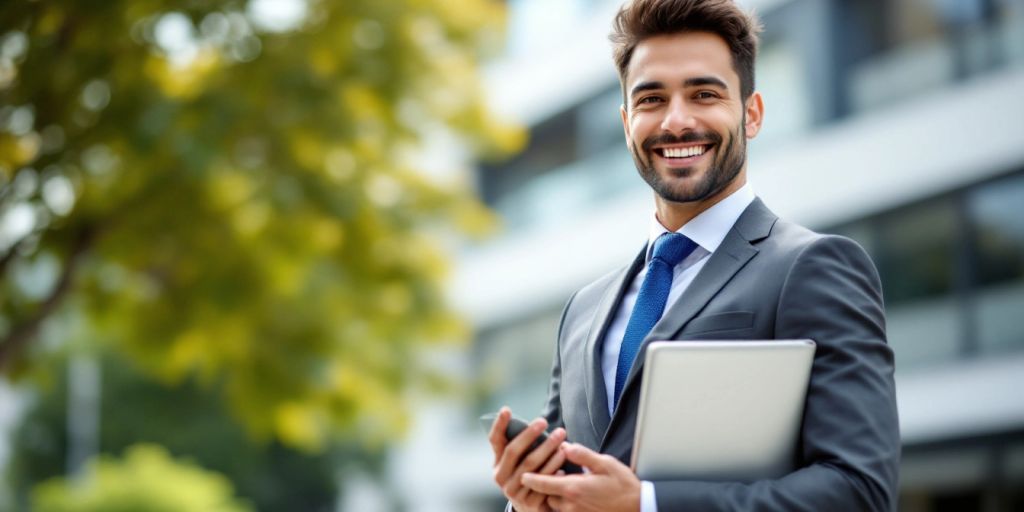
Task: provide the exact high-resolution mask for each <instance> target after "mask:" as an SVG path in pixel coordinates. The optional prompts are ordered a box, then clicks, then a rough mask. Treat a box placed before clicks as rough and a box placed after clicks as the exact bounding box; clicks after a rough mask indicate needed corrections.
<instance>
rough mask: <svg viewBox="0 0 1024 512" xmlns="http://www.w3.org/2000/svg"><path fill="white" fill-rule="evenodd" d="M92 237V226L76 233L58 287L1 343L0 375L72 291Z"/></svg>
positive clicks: (0, 341)
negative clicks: (77, 271)
mask: <svg viewBox="0 0 1024 512" xmlns="http://www.w3.org/2000/svg"><path fill="white" fill-rule="evenodd" d="M95 237H96V230H95V229H94V228H93V227H91V226H86V227H84V228H82V230H81V231H79V233H78V236H76V237H75V239H74V241H73V242H72V244H71V250H70V251H69V252H68V258H67V263H66V264H65V265H64V270H63V271H62V272H61V275H60V278H59V279H58V280H57V284H56V285H55V286H54V287H53V290H52V291H50V295H49V296H48V297H47V298H46V300H44V301H43V303H42V304H40V305H39V308H38V309H36V311H35V312H34V313H33V314H32V315H30V316H29V317H28V318H27V319H25V321H23V322H21V323H19V324H17V325H15V326H14V327H13V328H12V329H11V330H10V331H9V332H8V333H7V335H6V336H4V337H3V339H2V340H0V373H4V372H6V371H7V369H8V368H9V367H10V364H11V361H13V360H14V359H15V358H16V357H17V356H18V355H19V354H20V353H21V352H22V351H23V350H24V349H25V347H26V346H27V345H28V344H29V343H30V342H32V340H34V339H35V338H36V335H37V334H38V332H39V327H40V326H41V325H42V323H43V320H46V318H47V317H48V316H50V315H51V314H52V313H53V312H54V311H55V310H56V309H57V306H59V305H60V303H61V301H62V300H63V299H64V297H65V296H66V295H67V293H68V291H69V290H70V289H71V282H72V280H73V278H74V275H75V271H76V270H77V268H78V265H79V263H80V261H81V259H82V256H83V255H84V254H85V253H86V251H87V250H88V249H89V247H90V246H91V245H92V243H93V240H94V239H95ZM5 259H6V257H5ZM5 263H6V262H5Z"/></svg>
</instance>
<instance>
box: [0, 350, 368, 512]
mask: <svg viewBox="0 0 1024 512" xmlns="http://www.w3.org/2000/svg"><path fill="white" fill-rule="evenodd" d="M52 359H53V360H52V361H51V360H47V361H46V362H45V363H44V364H45V366H46V368H47V370H49V372H50V374H51V375H52V376H53V383H52V384H51V385H47V386H41V387H39V388H38V389H37V390H35V392H34V393H33V395H34V400H32V405H31V407H29V409H28V411H26V414H25V416H24V417H23V418H22V420H21V422H20V424H19V426H18V428H17V430H16V431H15V432H14V435H13V436H12V439H11V441H12V442H11V453H10V460H9V463H8V468H7V470H8V471H7V472H8V475H7V476H8V478H9V480H10V484H11V487H12V490H13V494H14V495H15V496H16V497H17V499H16V502H17V505H18V506H15V505H14V504H12V505H11V509H12V510H32V507H30V506H29V502H28V498H29V495H30V491H31V490H32V489H33V488H34V487H35V486H36V485H37V484H39V483H41V482H44V481H46V480H50V479H52V478H55V477H58V476H61V475H63V474H64V472H65V468H66V463H67V462H66V461H67V458H68V451H69V448H70V445H71V443H72V441H71V440H70V438H69V433H68V411H69V407H68V401H69V399H70V397H69V396H68V395H69V388H68V372H67V371H66V370H65V368H66V367H67V366H68V363H69V361H67V360H64V359H63V358H59V357H55V358H52ZM96 362H97V364H98V365H100V366H101V367H102V368H103V371H102V379H101V380H100V385H101V390H100V396H101V398H100V400H99V406H98V408H99V417H100V418H101V421H100V422H99V425H98V433H97V441H98V445H99V448H100V451H101V454H102V455H106V456H108V457H120V456H121V455H122V454H123V453H126V452H127V451H128V450H129V449H130V448H131V447H132V446H133V445H137V444H157V445H160V446H162V447H164V448H165V449H166V450H167V451H168V452H169V453H170V454H171V455H172V456H174V457H175V458H184V459H187V460H190V461H193V462H194V463H195V464H197V465H199V466H201V467H203V468H204V469H206V470H208V471H215V472H217V473H219V474H222V475H223V476H225V477H227V478H228V479H230V481H231V482H232V484H233V486H234V489H235V494H236V495H237V496H239V497H240V498H241V499H243V500H244V501H246V502H247V503H250V504H251V505H252V508H254V509H255V510H282V511H286V510H301V511H304V512H320V511H327V510H334V509H335V505H336V503H337V500H338V494H339V493H341V494H342V495H343V494H344V493H345V492H346V488H345V481H346V480H347V478H345V477H342V478H340V479H339V475H344V474H345V472H346V471H347V470H349V469H351V468H352V467H358V469H359V470H360V471H362V472H363V473H376V474H380V472H381V467H382V465H383V460H384V457H383V454H382V453H376V452H369V451H367V450H365V449H362V448H361V447H359V446H355V445H352V444H349V445H346V444H345V443H341V442H335V443H332V445H331V448H330V449H329V450H325V451H324V452H323V453H316V454H308V453H303V452H301V451H299V450H295V449H291V448H289V447H287V446H284V445H282V444H280V443H278V442H271V443H254V442H252V441H251V440H250V439H249V438H248V436H246V435H245V431H244V430H243V429H242V428H241V427H240V426H239V425H238V424H237V423H236V422H234V421H231V418H230V417H228V416H227V414H226V411H225V410H224V407H223V401H222V400H220V399H219V395H218V393H217V392H216V390H210V389H202V388H201V387H200V386H197V385H196V383H195V382H193V380H194V379H189V380H187V381H186V382H183V383H181V385H178V386H173V387H168V386H164V385H161V383H159V382H157V381H155V380H154V379H152V378H148V377H147V376H145V375H143V374H141V373H140V372H139V371H137V370H136V369H135V368H134V365H133V364H132V363H131V362H129V361H126V360H125V358H124V357H123V356H119V355H118V354H111V353H106V354H103V357H98V358H97V359H96ZM342 460H343V461H344V465H342V466H339V464H338V462H339V461H342ZM181 491H182V492H188V489H182V490H181ZM0 509H3V504H2V503H0Z"/></svg>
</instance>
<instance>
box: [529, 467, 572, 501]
mask: <svg viewBox="0 0 1024 512" xmlns="http://www.w3.org/2000/svg"><path fill="white" fill-rule="evenodd" d="M580 478H582V477H580V476H579V475H568V476H552V475H540V474H537V473H526V474H525V475H523V478H522V484H523V486H524V487H529V488H530V490H531V491H534V492H539V493H543V494H550V495H553V496H563V495H565V488H566V486H568V485H571V484H572V483H574V482H575V481H576V480H579V479H580Z"/></svg>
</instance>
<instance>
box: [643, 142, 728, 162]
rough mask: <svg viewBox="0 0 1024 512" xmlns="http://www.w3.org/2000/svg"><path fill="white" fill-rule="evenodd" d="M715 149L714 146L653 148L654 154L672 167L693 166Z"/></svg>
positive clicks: (697, 145) (690, 145)
mask: <svg viewBox="0 0 1024 512" xmlns="http://www.w3.org/2000/svg"><path fill="white" fill-rule="evenodd" d="M712 148H714V144H711V143H708V144H689V145H672V146H661V147H656V148H653V151H654V154H656V155H658V156H659V157H661V158H662V159H664V160H665V161H666V162H667V163H668V164H669V165H671V166H686V165H691V164H693V163H695V162H697V161H698V160H700V159H701V158H702V157H703V156H704V155H706V154H707V153H708V152H710V151H711V149H712Z"/></svg>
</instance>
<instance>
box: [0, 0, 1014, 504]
mask: <svg viewBox="0 0 1024 512" xmlns="http://www.w3.org/2000/svg"><path fill="white" fill-rule="evenodd" d="M741 3H742V4H744V5H745V6H747V7H752V8H754V9H755V10H756V11H757V12H758V13H759V15H760V16H761V18H762V20H763V21H764V24H765V33H764V35H763V38H762V47H761V53H760V57H759V61H758V70H757V88H758V89H759V90H761V91H762V93H763V94H764V96H765V103H766V119H765V126H764V130H763V131H762V133H761V134H760V135H759V136H758V138H757V139H755V140H754V141H753V142H752V144H751V145H750V177H751V181H752V182H753V186H754V189H755V191H756V192H757V193H758V195H760V196H761V197H762V198H763V199H764V200H765V202H766V203H767V204H768V205H769V206H770V207H771V208H773V209H774V210H775V211H776V212H777V213H779V214H780V215H782V216H784V217H787V218H789V219H791V220H794V221H797V222H800V223H803V224H805V225H808V226H810V227H812V228H814V229H817V230H819V231H825V232H833V233H840V234H843V235H846V236H850V237H852V238H854V239H856V240H857V241H859V242H860V243H861V244H862V245H864V246H865V248H866V249H867V250H868V251H869V252H870V253H871V255H872V257H873V258H874V260H875V262H876V264H877V265H878V267H879V271H880V273H881V275H882V280H883V286H884V288H885V299H886V304H887V311H888V322H889V326H888V328H889V341H890V343H891V344H892V346H893V348H894V350H895V352H896V358H897V375H896V378H897V390H898V402H899V409H900V417H901V429H902V438H903V443H904V458H903V463H902V471H901V498H900V503H901V505H900V508H901V510H906V511H911V512H917V511H921V512H925V511H947V510H948V511H971V510H978V511H1002V510H1020V509H1022V508H1024V491H1022V490H1021V489H1024V400H1022V399H1021V398H1020V396H1019V395H1020V391H1019V390H1021V389H1024V323H1022V322H1021V320H1020V317H1021V315H1022V313H1024V125H1022V124H1021V123H1020V122H1018V121H1019V119H1021V118H1022V114H1024V103H1022V102H1021V101H1020V94H1021V91H1024V1H1022V0H897V1H891V0H890V1H886V0H760V1H758V0H746V1H743V2H741ZM618 4H619V2H618V1H617V0H508V1H504V2H503V1H497V0H345V1H340V0H339V1H336V2H332V1H328V0H249V1H243V0H234V1H205V2H199V1H194V2H190V1H185V2H168V1H157V0H134V1H131V2H128V1H104V2H100V1H70V0H69V1H63V2H61V1H53V2H38V1H35V2H32V1H8V2H5V3H4V4H3V8H2V9H0V375H2V381H0V433H2V434H3V437H2V438H0V466H2V467H3V468H4V473H3V474H4V478H3V480H2V483H0V510H8V509H9V510H40V511H51V510H52V511H58V510H59V511H86V510H88V511H99V510H156V509H159V510H310V511H316V510H345V511H392V510H394V511H402V510H411V511H467V512H468V511H483V510H500V509H501V508H502V506H503V503H504V502H503V500H502V499H501V497H500V495H499V493H498V491H497V489H496V488H495V487H494V485H493V483H492V481H491V471H490V464H491V455H490V450H489V448H488V446H487V444H486V441H485V439H484V433H483V431H482V429H481V428H480V426H479V425H478V424H477V421H476V417H477V416H478V415H479V414H482V413H484V412H490V411H493V410H495V409H496V408H497V407H499V406H500V405H502V404H507V405H510V406H511V407H512V408H513V410H514V411H515V412H516V413H517V414H519V415H520V416H526V417H529V416H532V415H534V414H536V413H537V412H539V410H540V408H541V405H542V402H543V397H544V395H545V391H546V386H547V380H548V372H549V369H550V363H551V354H552V351H553V349H554V340H555V333H556V329H557V324H558V319H559V314H560V311H561V308H562V306H563V305H564V303H565V301H566V300H567V299H568V297H569V295H570V294H571V293H572V291H574V290H575V289H576V288H578V287H579V286H581V285H583V284H585V283H587V282H589V281H590V280H592V279H594V278H596V277H598V276H600V275H603V274H604V273H606V272H608V271H609V270H611V269H614V268H617V267H618V266H621V265H622V264H624V262H626V261H628V260H629V259H630V258H631V257H632V256H633V255H634V254H635V252H636V250H638V248H639V247H640V246H641V245H642V244H643V243H644V240H645V233H646V226H647V222H648V219H649V215H650V213H651V210H652V206H651V198H650V192H649V190H648V189H647V188H646V186H645V185H644V184H643V182H642V180H640V179H638V178H637V176H636V174H635V170H634V166H633V164H632V162H631V160H630V158H629V155H628V153H627V152H626V151H625V145H624V140H623V136H622V132H621V123H620V121H619V116H618V112H617V111H618V106H619V104H620V103H621V100H620V92H619V88H618V82H617V79H616V76H615V71H614V66H613V65H612V63H611V58H610V49H609V46H608V43H607V39H606V36H607V33H608V30H609V27H610V22H611V19H612V16H613V14H614V11H615V9H616V8H617V7H618ZM580 254H585V255H586V257H585V258H581V257H580Z"/></svg>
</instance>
